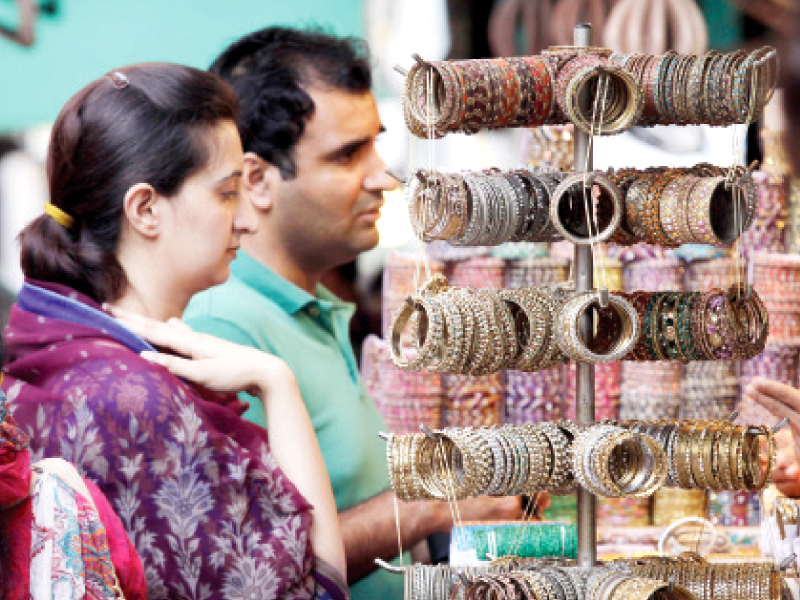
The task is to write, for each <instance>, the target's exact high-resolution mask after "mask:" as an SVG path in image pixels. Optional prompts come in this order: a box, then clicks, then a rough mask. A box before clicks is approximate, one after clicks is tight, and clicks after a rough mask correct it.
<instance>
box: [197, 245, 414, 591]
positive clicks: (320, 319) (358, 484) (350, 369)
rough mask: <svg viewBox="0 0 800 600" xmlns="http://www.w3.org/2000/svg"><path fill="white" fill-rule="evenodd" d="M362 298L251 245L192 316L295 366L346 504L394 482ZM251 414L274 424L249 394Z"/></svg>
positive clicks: (388, 585) (381, 579)
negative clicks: (260, 254) (355, 327)
mask: <svg viewBox="0 0 800 600" xmlns="http://www.w3.org/2000/svg"><path fill="white" fill-rule="evenodd" d="M354 311H355V307H354V305H352V304H350V303H347V302H342V301H341V300H340V299H339V298H337V297H336V296H334V295H333V294H331V293H330V292H329V291H328V290H326V289H325V288H324V287H323V286H321V285H320V286H318V287H317V294H316V296H312V295H311V294H309V293H308V292H306V291H305V290H302V289H300V288H299V287H297V286H296V285H294V284H293V283H291V282H289V281H287V280H286V279H284V278H283V277H281V276H279V275H278V274H277V273H275V272H274V271H272V270H271V269H269V268H267V267H265V266H264V265H263V264H261V263H259V262H258V261H256V260H255V259H253V258H252V257H250V256H249V255H247V254H246V253H245V252H242V251H240V252H239V255H238V257H237V259H236V260H235V261H233V263H232V265H231V277H230V279H229V280H228V281H227V282H225V283H224V284H222V285H220V286H216V287H214V288H211V289H209V290H206V291H205V292H201V293H200V294H198V295H197V296H195V297H194V298H193V299H192V301H191V303H190V304H189V307H188V308H187V309H186V312H185V314H184V319H185V320H186V322H187V323H188V324H189V325H191V326H192V327H193V328H194V329H196V330H198V331H204V332H206V333H210V334H213V335H216V336H218V337H221V338H224V339H227V340H231V341H233V342H236V343H239V344H243V345H246V346H251V347H254V348H258V349H260V350H264V351H265V352H269V353H270V354H274V355H275V356H279V357H280V358H282V359H283V360H285V361H286V363H287V364H288V365H289V367H290V368H291V369H292V371H293V372H294V375H295V378H296V379H297V385H298V387H299V388H300V394H301V395H302V397H303V400H304V402H305V404H306V407H307V408H308V413H309V415H310V416H311V422H312V424H313V425H314V430H315V431H316V433H317V439H318V440H319V445H320V448H321V449H322V456H323V458H324V459H325V465H326V466H327V468H328V475H329V476H330V479H331V485H332V486H333V493H334V496H335V497H336V507H337V508H338V510H339V511H343V510H345V509H347V508H350V507H352V506H355V505H357V504H359V503H361V502H364V501H365V500H367V499H369V498H372V497H373V496H376V495H377V494H379V493H381V492H383V491H384V490H387V489H389V477H388V473H387V471H386V444H385V442H384V441H383V440H381V439H380V438H379V437H378V435H377V434H378V432H379V431H388V428H387V426H386V424H385V422H384V420H383V418H382V417H381V415H380V413H379V412H378V409H377V407H376V406H375V403H374V402H373V401H372V398H370V396H369V394H368V393H367V391H366V389H365V387H364V384H363V383H362V382H361V378H360V376H359V372H358V364H357V363H356V358H355V355H354V354H353V348H352V345H351V343H350V335H349V325H350V319H351V318H352V316H353V313H354ZM242 397H243V399H245V400H247V401H248V402H249V403H250V410H249V411H248V412H247V413H245V415H244V416H245V418H246V419H248V420H250V421H253V422H254V423H258V424H259V425H261V426H266V415H265V414H264V407H263V405H262V403H261V402H259V401H254V400H255V399H254V398H252V397H251V396H248V395H247V394H242ZM351 591H352V594H353V598H354V599H359V598H365V599H366V598H381V599H382V600H390V599H393V598H398V599H400V598H402V597H403V577H402V576H401V575H395V574H391V573H388V572H386V571H383V570H381V569H379V570H378V571H375V572H374V573H373V574H372V575H370V576H369V577H366V578H364V579H362V580H361V581H359V582H358V583H356V584H355V585H353V586H352V590H351Z"/></svg>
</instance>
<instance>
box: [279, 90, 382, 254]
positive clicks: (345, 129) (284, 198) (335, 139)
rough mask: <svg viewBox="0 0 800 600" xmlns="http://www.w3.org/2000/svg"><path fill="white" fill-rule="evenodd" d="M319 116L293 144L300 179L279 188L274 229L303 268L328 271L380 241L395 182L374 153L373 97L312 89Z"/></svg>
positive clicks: (377, 124)
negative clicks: (385, 204)
mask: <svg viewBox="0 0 800 600" xmlns="http://www.w3.org/2000/svg"><path fill="white" fill-rule="evenodd" d="M307 91H308V92H309V94H310V95H311V97H312V99H313V101H314V107H315V108H314V113H313V115H312V117H311V119H310V120H309V121H308V123H307V124H306V129H305V131H304V132H303V135H302V137H301V138H300V141H299V142H298V143H297V146H296V147H295V162H296V167H297V169H296V177H294V178H293V179H287V180H281V181H280V182H279V184H278V187H277V189H276V190H275V204H274V208H273V217H274V219H275V220H274V224H275V226H276V227H274V228H271V232H270V233H271V234H273V235H280V236H282V238H283V240H284V243H285V245H286V247H287V248H288V249H289V250H290V252H291V253H292V255H293V256H296V257H297V258H298V259H299V261H301V262H302V263H304V265H305V266H307V267H311V268H314V269H320V270H322V269H327V268H331V267H334V266H338V265H341V264H344V263H347V262H350V261H351V260H353V259H354V258H355V257H356V256H357V255H358V254H359V253H361V252H364V251H365V250H369V249H370V248H373V247H374V246H375V245H376V244H377V243H378V230H377V227H376V225H375V223H376V221H377V220H378V217H379V216H380V208H381V206H382V205H383V192H384V191H385V190H389V189H392V188H393V187H394V186H395V182H394V180H393V179H392V178H391V177H390V176H389V175H387V174H386V172H385V165H384V163H383V161H382V160H381V158H380V157H379V156H378V154H377V153H376V151H375V139H376V137H377V136H378V134H379V133H380V132H381V130H382V127H381V123H380V120H379V118H378V111H377V109H376V107H375V99H374V98H373V96H372V94H371V93H369V92H367V93H364V94H353V93H349V92H346V91H342V90H334V89H329V88H328V89H326V88H319V87H311V88H309V89H308V90H307Z"/></svg>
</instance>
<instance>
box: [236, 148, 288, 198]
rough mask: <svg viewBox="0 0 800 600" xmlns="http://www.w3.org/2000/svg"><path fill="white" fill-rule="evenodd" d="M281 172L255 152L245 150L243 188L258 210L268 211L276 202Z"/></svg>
mask: <svg viewBox="0 0 800 600" xmlns="http://www.w3.org/2000/svg"><path fill="white" fill-rule="evenodd" d="M281 180H282V178H281V172H280V170H279V169H278V167H276V166H275V165H272V164H270V163H268V162H267V161H265V160H264V159H263V158H261V157H260V156H259V155H258V154H256V153H255V152H245V154H244V167H243V170H242V190H243V191H244V193H245V195H246V196H247V197H248V198H249V199H250V202H252V203H253V206H254V207H255V208H256V209H257V210H263V211H268V210H270V209H272V207H273V205H274V204H275V196H276V194H277V189H278V186H279V185H280V183H281Z"/></svg>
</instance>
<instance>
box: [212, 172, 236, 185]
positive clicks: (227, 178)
mask: <svg viewBox="0 0 800 600" xmlns="http://www.w3.org/2000/svg"><path fill="white" fill-rule="evenodd" d="M241 176H242V172H241V171H239V170H236V171H234V172H233V173H231V174H230V175H226V176H225V177H223V178H222V179H220V180H219V181H217V185H220V184H223V183H225V182H226V181H228V180H230V179H234V178H236V177H241Z"/></svg>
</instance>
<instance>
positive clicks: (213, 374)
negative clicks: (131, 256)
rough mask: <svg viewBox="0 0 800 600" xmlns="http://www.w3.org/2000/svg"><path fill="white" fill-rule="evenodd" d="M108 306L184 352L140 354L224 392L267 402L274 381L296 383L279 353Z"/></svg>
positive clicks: (143, 332) (147, 335) (140, 330)
mask: <svg viewBox="0 0 800 600" xmlns="http://www.w3.org/2000/svg"><path fill="white" fill-rule="evenodd" d="M105 308H106V309H107V310H108V311H109V312H111V314H112V315H114V317H116V318H117V319H118V320H119V321H120V322H121V323H122V324H123V325H125V326H126V327H128V328H129V329H131V330H133V331H134V332H135V333H137V334H139V335H140V336H142V337H143V338H144V339H146V340H147V341H149V342H150V343H151V344H153V345H154V346H157V347H159V348H164V349H168V350H172V351H173V352H175V353H177V354H179V355H180V356H176V355H173V354H165V353H162V352H142V353H141V356H142V358H145V359H147V360H149V361H150V362H153V363H156V364H159V365H161V366H163V367H165V368H166V369H167V370H168V371H169V372H170V373H173V374H174V375H177V376H178V377H183V378H184V379H187V380H189V381H192V382H194V383H197V384H199V385H201V386H203V387H205V388H208V389H210V390H213V391H215V392H223V393H224V392H241V391H246V392H248V393H250V394H252V395H254V396H258V397H259V398H261V400H262V401H263V402H265V403H266V401H267V399H268V397H269V396H270V394H271V392H272V391H273V389H274V388H275V387H277V386H280V385H282V384H291V385H296V384H295V381H294V375H293V374H292V372H291V371H290V370H289V367H288V366H287V365H286V363H285V362H283V361H282V360H281V359H279V358H277V357H275V356H272V355H269V354H266V353H264V352H261V351H260V350H256V349H255V348H248V347H246V346H241V345H239V344H234V343H233V342H229V341H227V340H222V339H220V338H217V337H214V336H213V335H208V334H205V333H198V332H196V331H194V330H192V328H191V327H189V326H188V325H186V323H184V322H183V321H181V320H180V319H170V320H169V321H167V322H166V323H164V322H161V321H158V320H156V319H151V318H149V317H145V316H142V315H138V314H135V313H131V312H128V311H126V310H123V309H121V308H117V307H113V306H106V307H105Z"/></svg>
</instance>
